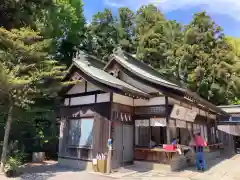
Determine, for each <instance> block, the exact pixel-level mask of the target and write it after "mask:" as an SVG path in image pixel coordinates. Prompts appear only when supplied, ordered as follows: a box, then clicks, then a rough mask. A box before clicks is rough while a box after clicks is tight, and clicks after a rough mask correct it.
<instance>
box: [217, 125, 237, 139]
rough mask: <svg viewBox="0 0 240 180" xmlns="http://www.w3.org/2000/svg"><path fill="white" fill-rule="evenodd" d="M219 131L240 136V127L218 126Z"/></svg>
mask: <svg viewBox="0 0 240 180" xmlns="http://www.w3.org/2000/svg"><path fill="white" fill-rule="evenodd" d="M218 130H220V131H223V132H226V133H228V134H231V135H234V136H240V125H218Z"/></svg>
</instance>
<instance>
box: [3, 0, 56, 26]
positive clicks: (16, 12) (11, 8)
mask: <svg viewBox="0 0 240 180" xmlns="http://www.w3.org/2000/svg"><path fill="white" fill-rule="evenodd" d="M51 4H52V0H1V3H0V19H1V26H2V27H4V28H6V29H8V30H10V29H12V28H20V27H23V26H25V27H26V26H31V27H35V20H36V19H37V17H38V16H39V15H40V14H41V10H42V9H43V8H47V7H48V6H51Z"/></svg>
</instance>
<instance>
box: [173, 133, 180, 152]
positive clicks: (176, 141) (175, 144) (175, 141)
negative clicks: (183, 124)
mask: <svg viewBox="0 0 240 180" xmlns="http://www.w3.org/2000/svg"><path fill="white" fill-rule="evenodd" d="M172 145H174V146H175V148H176V149H177V151H178V153H179V154H182V150H181V146H180V145H179V137H177V138H173V140H172Z"/></svg>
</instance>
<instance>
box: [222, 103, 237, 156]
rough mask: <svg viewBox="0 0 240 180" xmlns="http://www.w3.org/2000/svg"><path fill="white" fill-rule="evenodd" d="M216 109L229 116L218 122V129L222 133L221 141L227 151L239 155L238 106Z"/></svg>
mask: <svg viewBox="0 0 240 180" xmlns="http://www.w3.org/2000/svg"><path fill="white" fill-rule="evenodd" d="M218 107H219V108H221V109H222V110H224V111H225V112H227V113H228V114H229V116H226V117H224V116H223V117H222V118H220V120H219V122H218V129H219V130H220V131H221V132H224V133H222V137H221V141H222V142H223V143H225V145H227V146H228V150H229V151H232V152H235V153H240V105H225V106H218Z"/></svg>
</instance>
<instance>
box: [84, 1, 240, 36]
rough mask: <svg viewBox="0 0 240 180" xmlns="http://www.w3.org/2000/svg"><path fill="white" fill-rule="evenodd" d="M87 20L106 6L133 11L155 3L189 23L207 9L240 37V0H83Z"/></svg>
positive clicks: (228, 32) (170, 14)
mask: <svg viewBox="0 0 240 180" xmlns="http://www.w3.org/2000/svg"><path fill="white" fill-rule="evenodd" d="M83 3H84V13H85V17H86V19H87V21H91V17H92V15H93V14H95V13H96V12H98V11H102V10H103V9H104V8H110V9H112V10H113V12H117V9H118V8H119V7H122V6H127V7H129V8H130V9H132V10H133V11H135V10H137V9H138V8H139V7H140V6H141V5H144V4H149V3H152V4H155V5H156V6H158V7H159V8H160V9H161V11H162V12H163V13H164V14H165V16H166V17H167V18H168V19H171V20H176V21H178V22H181V23H183V24H187V23H188V22H189V21H190V20H191V18H192V16H193V14H195V13H196V12H201V11H206V12H207V13H208V15H210V16H211V17H212V19H213V20H214V21H215V22H216V23H217V24H218V25H220V26H221V27H222V28H223V29H224V32H225V34H226V35H228V36H234V37H240V0H83Z"/></svg>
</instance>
